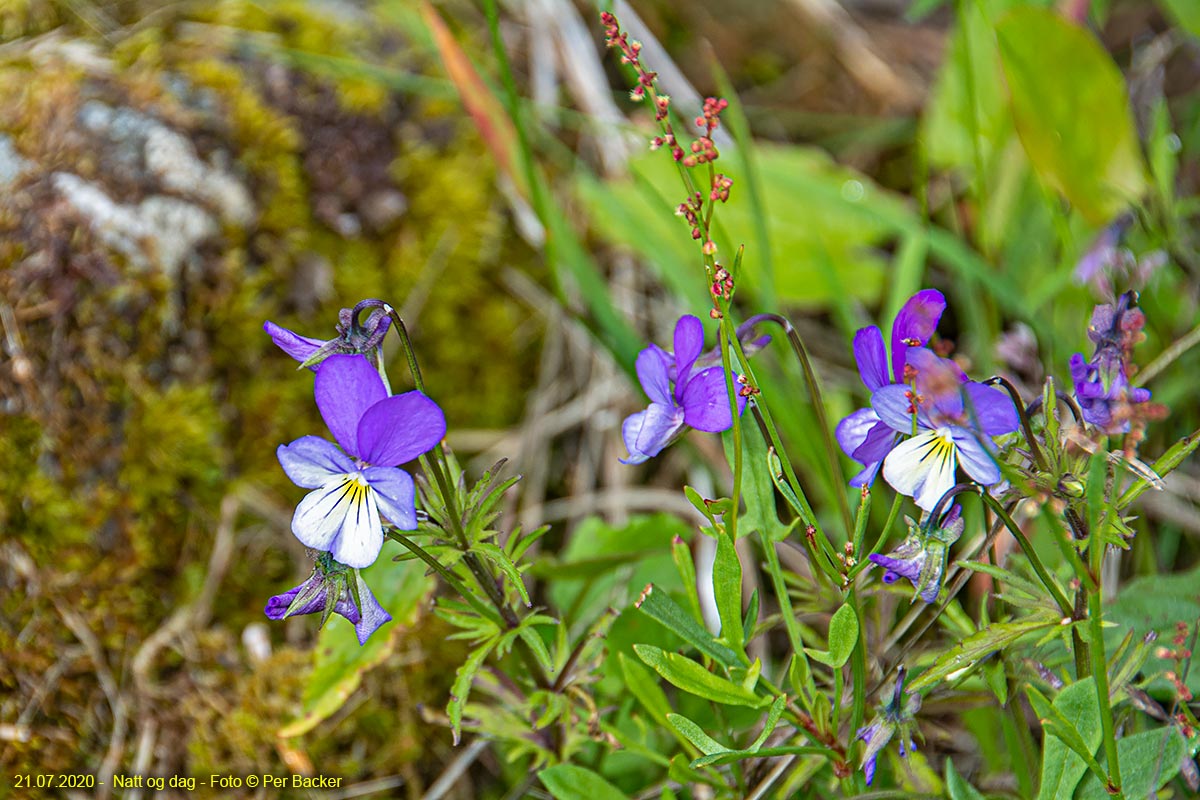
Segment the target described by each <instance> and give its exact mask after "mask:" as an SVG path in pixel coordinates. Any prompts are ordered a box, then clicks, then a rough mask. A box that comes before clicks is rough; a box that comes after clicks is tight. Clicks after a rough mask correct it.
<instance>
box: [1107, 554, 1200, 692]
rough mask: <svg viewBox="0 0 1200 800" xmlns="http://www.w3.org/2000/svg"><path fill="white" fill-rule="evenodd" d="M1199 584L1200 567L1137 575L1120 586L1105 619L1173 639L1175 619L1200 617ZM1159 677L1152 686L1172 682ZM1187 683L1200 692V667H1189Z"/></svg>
mask: <svg viewBox="0 0 1200 800" xmlns="http://www.w3.org/2000/svg"><path fill="white" fill-rule="evenodd" d="M1198 586H1200V567H1198V568H1196V569H1192V570H1189V571H1188V572H1181V573H1179V574H1176V575H1147V576H1143V577H1140V578H1134V579H1133V580H1132V581H1130V582H1129V583H1128V584H1127V585H1125V586H1122V587H1121V593H1120V594H1119V595H1118V596H1117V599H1116V601H1115V602H1114V603H1113V604H1112V605H1111V606H1108V607H1107V608H1106V609H1105V613H1104V620H1105V622H1115V623H1117V630H1118V631H1119V630H1122V629H1125V630H1132V631H1133V632H1134V634H1135V635H1136V636H1138V637H1144V636H1145V635H1146V634H1148V633H1149V632H1150V631H1154V632H1156V633H1157V634H1158V639H1159V641H1160V642H1165V641H1170V640H1171V637H1172V636H1174V635H1175V625H1176V623H1178V622H1188V623H1194V622H1195V621H1196V620H1200V591H1197V588H1196V587H1198ZM1160 681H1161V682H1160ZM1160 681H1155V682H1154V683H1153V684H1152V687H1153V688H1157V687H1159V686H1161V687H1162V688H1164V689H1166V688H1167V687H1168V686H1169V684H1168V683H1166V681H1165V680H1161V679H1160ZM1187 685H1188V688H1189V689H1191V691H1192V693H1193V694H1196V695H1200V669H1196V668H1195V667H1194V666H1193V668H1192V669H1191V670H1189V671H1188V675H1187Z"/></svg>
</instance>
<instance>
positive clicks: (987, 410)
mask: <svg viewBox="0 0 1200 800" xmlns="http://www.w3.org/2000/svg"><path fill="white" fill-rule="evenodd" d="M906 358H907V361H908V366H909V368H910V369H911V371H912V372H913V373H914V380H913V385H912V386H911V387H908V386H904V385H891V386H884V387H883V388H881V389H879V390H878V391H876V392H875V394H873V395H871V407H872V408H873V409H874V410H875V413H876V414H878V415H879V418H880V419H881V420H883V421H884V422H885V423H887V425H889V426H890V427H891V429H892V430H893V431H895V432H896V433H900V434H910V435H911V438H909V439H907V440H905V441H903V442H901V443H900V444H898V445H895V447H894V448H892V449H891V452H889V453H888V454H887V457H886V458H885V459H884V462H883V477H884V480H886V481H887V482H888V483H889V484H891V486H892V488H893V489H895V490H896V491H898V492H900V493H901V494H906V495H909V496H910V497H912V498H913V499H914V500H916V502H917V505H918V506H920V507H921V508H923V509H925V510H926V511H930V510H932V509H933V507H934V504H936V503H937V501H938V499H939V498H940V497H941V496H942V495H944V494H945V493H946V492H948V491H950V489H951V488H953V486H954V483H955V479H954V474H955V469H956V468H957V466H958V464H960V463H961V464H962V467H963V470H964V471H965V472H966V473H967V475H969V476H970V477H971V479H972V480H975V481H977V482H978V483H979V484H981V485H983V486H991V485H992V484H995V483H998V482H999V481H1000V468H999V467H998V466H997V465H996V461H995V458H994V456H993V455H992V450H993V449H994V444H993V443H992V437H994V436H1000V435H1002V434H1006V433H1012V432H1013V431H1015V430H1016V429H1017V426H1018V425H1019V424H1020V420H1019V418H1018V417H1017V409H1016V407H1015V406H1014V405H1013V402H1012V399H1011V398H1009V396H1008V395H1007V394H1005V393H1004V392H1002V391H1000V390H998V389H993V388H991V387H990V386H984V385H983V384H982V383H976V382H975V381H968V380H967V378H966V375H964V374H963V373H962V370H960V369H959V368H958V366H957V365H956V364H955V363H954V362H953V361H950V360H949V359H945V358H939V357H938V356H936V355H934V353H933V352H932V351H931V350H928V349H926V348H923V347H910V348H909V349H908V352H907V355H906Z"/></svg>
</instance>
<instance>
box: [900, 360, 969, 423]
mask: <svg viewBox="0 0 1200 800" xmlns="http://www.w3.org/2000/svg"><path fill="white" fill-rule="evenodd" d="M908 365H909V366H910V367H912V368H913V369H914V370H915V371H916V378H915V379H914V380H913V388H914V389H915V390H916V392H917V394H919V395H920V396H921V407H922V408H926V409H932V410H933V412H934V414H933V416H934V417H935V418H936V416H938V415H940V416H942V417H944V418H949V419H955V420H957V419H959V417H960V416H961V415H962V410H963V401H962V385H963V384H964V383H966V381H967V376H966V373H964V372H963V371H962V369H960V368H959V366H958V364H955V363H954V362H953V361H951V360H950V359H948V358H941V357H940V356H938V355H937V354H936V353H934V352H933V351H932V350H930V349H929V348H926V347H910V348H908Z"/></svg>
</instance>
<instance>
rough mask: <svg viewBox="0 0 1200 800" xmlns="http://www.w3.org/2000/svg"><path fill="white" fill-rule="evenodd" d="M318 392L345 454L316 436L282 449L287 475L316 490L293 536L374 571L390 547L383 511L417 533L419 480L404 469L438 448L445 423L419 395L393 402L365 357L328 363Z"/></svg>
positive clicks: (294, 519)
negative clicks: (386, 542)
mask: <svg viewBox="0 0 1200 800" xmlns="http://www.w3.org/2000/svg"><path fill="white" fill-rule="evenodd" d="M314 393H315V395H316V401H317V408H319V409H320V411H321V417H322V418H323V419H324V420H325V424H326V425H328V426H329V430H330V431H331V432H332V433H333V438H334V439H336V440H337V443H338V444H339V445H341V449H340V450H339V449H338V448H337V447H335V446H334V445H333V444H332V443H330V442H328V441H326V440H325V439H321V438H319V437H317V436H303V437H301V438H299V439H297V440H296V441H294V442H292V443H291V444H288V445H280V447H279V450H278V451H277V455H278V457H279V463H280V464H281V465H282V466H283V471H284V472H286V473H287V476H288V477H289V478H291V479H292V482H293V483H295V484H296V485H297V486H301V487H304V488H305V489H314V490H315V491H312V492H310V493H309V494H308V496H307V497H305V498H304V499H303V500H301V501H300V505H299V506H297V507H296V513H295V515H294V516H293V517H292V533H294V534H295V535H296V538H297V539H299V540H300V541H301V542H302V543H303V544H304V545H305V546H307V547H311V548H312V549H314V550H324V551H328V552H330V553H331V554H332V555H333V557H334V558H335V559H336V560H337V561H339V562H341V563H342V564H345V565H347V566H350V567H359V568H362V567H367V566H370V565H371V564H372V563H373V562H374V561H375V559H376V558H377V557H378V556H379V551H380V549H381V548H382V547H383V527H382V522H381V519H380V514H381V513H382V514H383V516H385V517H387V519H388V520H389V521H390V522H391V523H392V524H393V525H395V526H396V527H397V528H400V529H401V530H415V529H416V527H417V516H416V507H415V495H414V487H413V479H412V476H411V475H409V474H408V473H407V472H405V471H404V470H402V469H399V468H398V466H399V465H400V464H404V463H406V462H408V461H411V460H412V459H414V458H416V457H417V456H419V455H420V454H422V453H424V452H426V451H428V450H430V449H432V448H433V447H434V446H435V445H437V443H438V442H439V441H441V439H442V437H443V436H444V435H445V434H446V418H445V416H444V415H443V414H442V410H441V409H440V408H438V406H437V404H436V403H434V402H433V401H432V400H430V399H429V398H428V397H426V396H425V395H423V394H421V393H420V392H407V393H405V394H400V395H395V396H392V397H389V396H388V394H387V390H386V389H385V388H384V385H383V379H382V378H380V377H379V373H378V372H376V371H375V369H374V368H373V367H372V366H371V365H370V364H369V363H367V360H366V359H365V358H364V357H362V356H359V355H332V356H329V357H328V358H327V359H325V361H324V363H322V365H321V369H320V370H318V371H317V376H316V388H315V392H314Z"/></svg>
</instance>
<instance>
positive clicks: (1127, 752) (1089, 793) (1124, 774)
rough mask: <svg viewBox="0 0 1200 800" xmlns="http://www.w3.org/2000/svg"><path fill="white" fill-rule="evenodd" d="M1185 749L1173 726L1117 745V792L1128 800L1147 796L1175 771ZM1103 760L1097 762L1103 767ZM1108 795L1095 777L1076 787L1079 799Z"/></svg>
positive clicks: (1101, 798) (1101, 799) (1099, 799)
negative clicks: (1119, 783)
mask: <svg viewBox="0 0 1200 800" xmlns="http://www.w3.org/2000/svg"><path fill="white" fill-rule="evenodd" d="M1185 752H1186V747H1185V744H1184V741H1183V737H1182V736H1180V735H1179V730H1178V729H1177V728H1174V727H1169V728H1159V729H1157V730H1153V731H1145V732H1143V733H1136V734H1134V735H1133V736H1127V737H1125V738H1124V739H1121V740H1119V741H1118V742H1117V761H1119V762H1120V764H1121V791H1122V793H1124V795H1125V796H1126V797H1128V798H1134V797H1150V796H1152V795H1153V794H1154V792H1156V791H1157V790H1158V789H1161V788H1162V787H1163V786H1165V785H1166V784H1167V781H1169V780H1171V778H1174V777H1175V775H1176V773H1178V772H1179V766H1180V764H1181V763H1182V762H1183V758H1184V753H1185ZM1107 764H1108V761H1107V760H1104V761H1102V762H1101V766H1102V767H1104V766H1105V765H1107ZM1109 797H1110V795H1109V794H1108V791H1107V790H1106V789H1105V787H1104V784H1102V783H1101V782H1100V781H1099V780H1097V779H1096V776H1095V775H1088V776H1087V779H1086V780H1085V781H1084V782H1083V786H1081V787H1080V788H1079V800H1108V798H1109Z"/></svg>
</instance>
